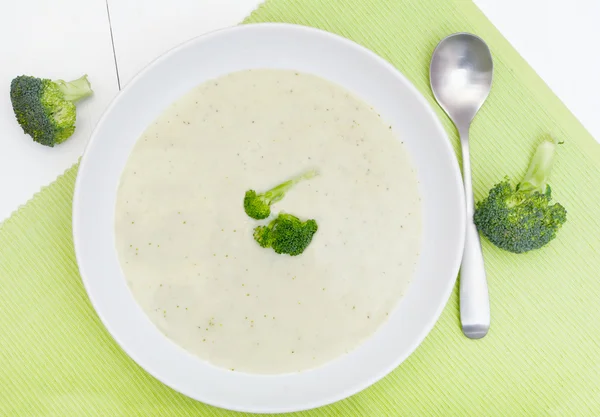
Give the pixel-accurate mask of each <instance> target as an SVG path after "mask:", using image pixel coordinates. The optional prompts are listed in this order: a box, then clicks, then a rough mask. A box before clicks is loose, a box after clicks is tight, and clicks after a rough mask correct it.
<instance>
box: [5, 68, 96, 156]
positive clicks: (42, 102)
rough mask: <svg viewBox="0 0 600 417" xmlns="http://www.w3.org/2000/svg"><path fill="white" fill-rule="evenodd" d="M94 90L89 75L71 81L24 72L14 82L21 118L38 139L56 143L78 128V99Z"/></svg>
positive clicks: (16, 109)
mask: <svg viewBox="0 0 600 417" xmlns="http://www.w3.org/2000/svg"><path fill="white" fill-rule="evenodd" d="M90 94H92V89H91V88H90V83H89V81H88V80H87V75H84V76H83V77H81V78H79V79H77V80H74V81H71V82H65V81H63V80H57V81H52V80H47V79H42V78H36V77H30V76H27V75H20V76H18V77H16V78H15V79H13V80H12V82H11V84H10V99H11V102H12V106H13V110H14V112H15V116H16V117H17V121H18V122H19V124H20V125H21V127H22V128H23V131H24V132H25V133H27V134H28V135H30V136H31V137H32V138H33V140H34V141H36V142H38V143H41V144H42V145H46V146H54V145H58V144H59V143H62V142H64V141H65V140H67V139H68V138H69V137H70V136H71V135H72V134H73V132H74V131H75V118H76V109H75V104H74V103H75V102H77V101H78V100H80V99H82V98H84V97H87V96H89V95H90Z"/></svg>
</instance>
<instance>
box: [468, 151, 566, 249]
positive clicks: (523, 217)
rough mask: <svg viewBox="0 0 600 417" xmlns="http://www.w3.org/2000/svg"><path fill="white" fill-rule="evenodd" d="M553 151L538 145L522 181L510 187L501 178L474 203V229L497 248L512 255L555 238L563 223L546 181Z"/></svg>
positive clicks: (508, 182) (538, 246) (563, 213)
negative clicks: (481, 198)
mask: <svg viewBox="0 0 600 417" xmlns="http://www.w3.org/2000/svg"><path fill="white" fill-rule="evenodd" d="M555 148H556V143H555V142H550V141H544V142H542V143H541V144H540V145H539V147H538V148H537V150H536V152H535V154H534V155H533V158H532V160H531V163H530V165H529V169H528V170H527V173H526V174H525V178H524V179H523V181H521V182H520V183H519V184H518V185H517V186H516V187H513V186H512V184H511V183H510V180H509V179H508V178H505V179H504V180H503V181H502V182H500V183H498V184H496V185H495V186H494V187H493V188H492V189H491V190H490V192H489V194H488V196H487V197H486V198H485V199H483V200H482V201H479V202H478V203H477V205H476V207H475V215H474V217H473V220H474V222H475V225H476V226H477V229H478V230H479V231H480V232H481V233H482V234H483V235H484V236H485V237H486V238H488V239H489V240H490V242H492V243H493V244H494V245H496V246H498V247H499V248H501V249H504V250H507V251H510V252H514V253H523V252H527V251H530V250H533V249H539V248H541V247H542V246H544V245H546V244H547V243H548V242H550V241H551V240H552V239H554V238H555V237H556V233H557V232H558V230H559V229H560V228H561V226H562V225H563V223H565V221H566V220H567V211H566V210H565V208H564V207H563V206H562V205H560V204H559V203H555V204H552V203H551V201H552V196H551V193H552V191H551V189H550V186H549V185H548V177H549V175H550V170H551V168H552V162H553V159H554V153H555Z"/></svg>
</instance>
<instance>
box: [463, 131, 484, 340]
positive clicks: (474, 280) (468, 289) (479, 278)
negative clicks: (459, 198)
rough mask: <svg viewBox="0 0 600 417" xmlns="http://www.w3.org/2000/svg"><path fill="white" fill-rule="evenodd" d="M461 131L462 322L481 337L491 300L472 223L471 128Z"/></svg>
mask: <svg viewBox="0 0 600 417" xmlns="http://www.w3.org/2000/svg"><path fill="white" fill-rule="evenodd" d="M459 134H460V143H461V147H462V160H463V182H464V185H465V196H466V208H467V230H466V236H465V250H464V252H463V257H462V265H461V268H460V321H461V324H462V330H463V333H464V334H465V336H467V337H468V338H470V339H480V338H482V337H483V336H485V335H486V334H487V332H488V330H489V328H490V299H489V294H488V286H487V280H486V277H485V268H484V264H483V252H482V250H481V241H480V240H479V233H478V232H477V228H476V227H475V223H473V212H474V201H473V189H472V185H471V160H470V153H469V128H468V127H467V128H463V129H459Z"/></svg>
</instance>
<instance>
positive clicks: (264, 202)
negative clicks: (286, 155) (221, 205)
mask: <svg viewBox="0 0 600 417" xmlns="http://www.w3.org/2000/svg"><path fill="white" fill-rule="evenodd" d="M317 174H318V173H317V171H315V170H311V171H308V172H305V173H304V174H302V175H299V176H297V177H295V178H292V179H291V180H288V181H286V182H284V183H281V184H279V185H278V186H276V187H274V188H271V189H270V190H269V191H266V192H264V193H260V194H259V193H257V192H256V191H254V190H248V191H246V195H244V211H245V212H246V214H247V215H248V216H250V217H252V218H253V219H257V220H261V219H266V218H267V217H269V216H270V215H271V204H273V203H276V202H278V201H279V200H281V199H282V198H283V197H284V196H285V193H287V192H288V191H289V190H290V189H291V188H292V187H293V186H294V185H296V184H297V183H299V182H300V181H303V180H307V179H310V178H313V177H315V176H316V175H317Z"/></svg>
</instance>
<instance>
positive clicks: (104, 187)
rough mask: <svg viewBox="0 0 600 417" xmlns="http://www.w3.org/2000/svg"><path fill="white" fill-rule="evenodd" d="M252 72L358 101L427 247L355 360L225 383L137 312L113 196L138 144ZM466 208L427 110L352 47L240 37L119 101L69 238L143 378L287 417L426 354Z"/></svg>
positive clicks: (212, 43) (211, 38) (238, 31)
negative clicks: (412, 192) (412, 181)
mask: <svg viewBox="0 0 600 417" xmlns="http://www.w3.org/2000/svg"><path fill="white" fill-rule="evenodd" d="M424 65H425V64H424ZM248 68H286V69H295V70H299V71H304V72H308V73H313V74H316V75H319V76H321V77H323V78H326V79H329V80H331V81H333V82H335V83H337V84H340V85H342V86H343V87H345V88H347V89H349V90H351V91H353V92H354V93H355V94H357V95H358V96H359V97H361V98H362V99H363V100H365V101H366V102H367V103H370V104H371V105H372V106H373V107H375V108H376V109H377V112H379V113H380V114H381V117H382V118H383V119H384V120H386V121H387V122H388V123H390V124H392V125H393V128H394V132H397V133H398V134H399V135H400V136H401V137H402V140H403V141H404V142H405V144H406V146H407V147H408V150H409V151H410V153H411V154H412V158H413V162H414V164H415V166H416V168H417V172H418V178H419V181H420V192H421V197H422V205H423V239H422V242H423V243H422V250H421V256H420V260H419V262H418V266H417V270H416V275H415V277H414V279H413V282H412V284H411V285H410V288H409V290H408V293H407V295H406V296H405V297H404V298H403V299H402V300H401V301H400V303H399V305H398V307H397V308H396V309H395V311H394V312H393V313H392V314H391V315H390V318H389V321H388V322H387V323H386V324H385V325H384V326H382V327H381V328H380V330H379V331H378V332H377V333H376V334H375V335H374V336H373V337H371V338H370V339H369V340H367V341H366V342H365V343H363V344H362V345H361V346H360V347H359V348H357V349H356V350H354V351H352V352H351V353H349V354H347V355H345V356H343V357H340V358H338V359H336V360H334V361H332V362H330V363H327V364H326V365H324V366H322V367H320V368H318V369H314V370H310V371H305V372H300V373H295V374H284V375H275V376H271V375H250V374H244V373H240V372H230V371H228V370H224V369H220V368H217V367H214V366H212V365H210V364H209V363H207V362H205V361H203V360H201V359H199V358H197V357H195V356H193V355H191V354H189V353H188V352H187V351H185V350H183V349H182V348H180V347H178V346H177V345H176V344H175V343H173V342H171V341H170V340H169V339H167V338H166V337H165V336H163V334H162V333H161V332H160V331H159V330H158V329H157V328H156V327H154V325H153V324H152V323H151V322H150V320H149V319H148V318H147V317H146V316H145V314H144V313H143V311H142V310H141V308H140V307H139V306H138V305H137V303H136V302H135V301H134V298H133V296H132V294H131V293H130V291H129V288H128V287H127V284H126V282H125V279H124V277H123V273H122V272H121V268H120V266H119V262H118V260H117V253H116V250H115V246H114V230H113V227H114V224H113V223H114V208H115V200H116V190H117V185H118V182H119V178H120V175H121V172H122V170H123V168H124V167H125V163H126V161H127V158H128V156H129V153H130V152H131V150H132V147H133V145H134V143H135V142H136V140H137V138H138V137H139V136H140V134H141V133H142V132H143V131H144V130H145V129H146V127H147V126H148V125H149V124H150V123H151V122H152V121H153V120H154V119H155V118H156V117H157V116H158V115H159V114H160V113H161V112H162V111H163V110H164V109H165V108H166V107H167V106H168V105H169V104H170V103H172V102H173V101H175V100H176V99H177V98H179V97H180V96H182V95H183V94H185V93H186V92H187V91H188V90H190V89H191V88H192V87H194V86H196V85H198V84H200V83H202V82H204V81H206V80H208V79H211V78H214V77H218V76H220V75H224V74H226V73H229V72H233V71H238V70H242V69H248ZM398 180H399V181H401V179H400V178H399V179H398ZM463 202H464V195H463V189H462V185H461V177H460V172H459V168H458V164H457V161H456V158H455V156H454V153H453V151H452V148H451V146H450V144H449V142H448V138H447V136H446V133H445V132H444V130H443V128H442V126H441V124H440V122H439V120H438V119H437V117H436V115H435V114H434V112H433V111H432V109H431V108H430V106H429V104H428V103H427V101H426V100H425V99H424V98H423V97H422V96H421V95H420V94H419V92H418V91H417V90H416V89H415V88H414V87H413V85H412V84H411V83H410V82H409V81H408V80H407V79H406V78H404V77H403V76H402V74H400V73H399V72H398V71H397V70H396V69H395V68H394V67H393V66H392V65H390V64H389V63H388V62H386V61H384V60H383V59H381V58H380V57H379V56H377V55H375V54H374V53H372V52H371V51H369V50H367V49H365V48H363V47H361V46H359V45H357V44H355V43H353V42H351V41H349V40H347V39H344V38H341V37H338V36H336V35H333V34H330V33H327V32H323V31H319V30H316V29H312V28H307V27H302V26H293V25H285V24H261V25H245V26H238V27H234V28H230V29H226V30H222V31H218V32H214V33H211V34H208V35H205V36H201V37H199V38H196V39H193V40H191V41H189V42H187V43H185V44H183V45H181V46H179V47H177V48H175V49H173V50H172V51H170V52H169V53H167V54H165V55H163V56H162V57H160V58H158V59H157V60H156V61H154V62H153V63H152V64H150V65H149V66H148V67H147V68H146V69H144V70H143V71H142V72H141V73H140V74H138V75H137V76H136V77H135V78H134V79H133V80H132V81H131V82H130V83H129V84H128V85H127V87H126V88H125V89H124V90H123V91H121V93H120V94H119V95H118V96H117V98H116V99H115V100H114V101H113V102H112V104H111V105H110V106H109V107H108V109H107V110H106V112H105V113H104V115H103V117H102V119H101V120H100V122H99V123H98V125H97V126H96V129H95V131H94V133H93V135H92V137H91V139H90V142H89V145H88V147H87V149H86V151H85V154H84V156H83V158H82V160H81V165H80V168H79V174H78V177H77V184H76V190H75V197H74V203H73V233H74V240H75V250H76V254H77V261H78V263H79V268H80V272H81V276H82V278H83V282H84V284H85V287H86V289H87V292H88V294H89V297H90V299H91V301H92V304H93V305H94V307H95V308H96V311H97V312H98V315H99V316H100V319H101V320H102V322H103V323H104V325H105V326H106V328H107V329H108V331H109V332H110V333H111V334H112V336H113V337H114V338H115V340H116V341H117V342H118V343H119V344H120V345H121V347H122V348H123V350H125V352H127V354H128V355H129V356H131V358H133V360H135V361H136V362H137V363H138V364H139V365H140V366H142V367H143V368H144V369H145V370H146V371H148V372H149V373H150V374H152V375H153V376H155V377H156V378H158V379H159V380H160V381H162V382H164V383H165V384H167V385H169V386H170V387H172V388H174V389H175V390H177V391H180V392H182V393H183V394H185V395H188V396H190V397H192V398H195V399H197V400H200V401H203V402H205V403H208V404H212V405H215V406H219V407H223V408H228V409H232V410H240V411H249V412H285V411H296V410H303V409H309V408H313V407H318V406H322V405H325V404H328V403H331V402H334V401H337V400H341V399H342V398H345V397H348V396H350V395H352V394H354V393H356V392H358V391H360V390H362V389H364V388H366V387H368V386H369V385H371V384H373V383H374V382H376V381H377V380H379V379H380V378H382V377H383V376H385V375H386V374H387V373H388V372H390V371H392V370H393V369H394V368H395V367H396V366H398V365H399V364H400V363H401V362H402V361H403V360H405V359H406V358H407V357H408V355H410V354H411V352H412V351H413V350H414V349H415V348H416V347H417V346H418V345H419V344H420V343H421V341H422V340H423V339H424V338H425V336H426V335H427V333H428V332H429V331H430V330H431V328H432V327H433V325H434V324H435V322H436V320H437V319H438V317H439V315H440V313H441V312H442V309H443V308H444V306H445V304H446V302H447V300H448V297H449V295H450V292H451V290H452V287H453V285H454V282H455V277H456V275H457V273H458V269H459V264H460V259H461V255H462V248H463V243H464V229H465V210H464V203H463Z"/></svg>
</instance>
